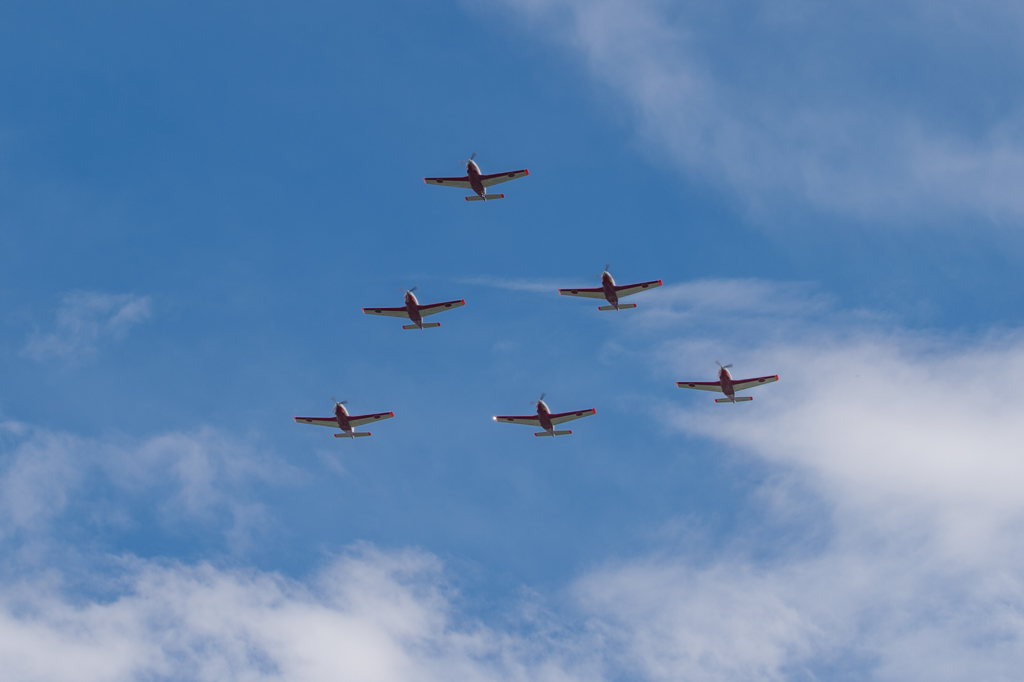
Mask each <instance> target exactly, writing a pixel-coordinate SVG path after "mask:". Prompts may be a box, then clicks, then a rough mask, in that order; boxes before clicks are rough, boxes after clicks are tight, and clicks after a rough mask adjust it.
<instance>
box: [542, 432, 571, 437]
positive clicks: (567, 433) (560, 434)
mask: <svg viewBox="0 0 1024 682" xmlns="http://www.w3.org/2000/svg"><path fill="white" fill-rule="evenodd" d="M570 433H572V431H551V432H550V433H549V432H547V431H538V432H537V433H535V434H533V435H535V436H568V435H569V434H570Z"/></svg>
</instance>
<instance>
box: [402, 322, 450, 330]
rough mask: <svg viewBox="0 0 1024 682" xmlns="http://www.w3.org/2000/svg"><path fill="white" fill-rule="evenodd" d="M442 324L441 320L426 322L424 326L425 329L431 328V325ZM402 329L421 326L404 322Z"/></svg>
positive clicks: (438, 325)
mask: <svg viewBox="0 0 1024 682" xmlns="http://www.w3.org/2000/svg"><path fill="white" fill-rule="evenodd" d="M440 326H441V323H440V322H424V323H423V328H424V329H430V328H431V327H440ZM402 329H419V326H418V325H415V324H403V325H402Z"/></svg>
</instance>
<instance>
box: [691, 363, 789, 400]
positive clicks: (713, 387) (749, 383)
mask: <svg viewBox="0 0 1024 682" xmlns="http://www.w3.org/2000/svg"><path fill="white" fill-rule="evenodd" d="M715 364H717V365H718V368H719V369H718V381H677V382H676V386H678V387H679V388H693V389H696V390H698V391H711V392H713V393H724V394H725V397H724V398H715V402H716V403H745V402H749V401H751V400H753V398H751V397H749V396H741V397H739V398H737V397H736V391H745V390H746V389H748V388H753V387H754V386H760V385H761V384H770V383H772V382H773V381H778V380H779V375H777V374H776V375H773V376H768V377H754V378H753V379H742V380H740V381H736V380H735V379H733V378H732V374H730V373H729V368H730V367H732V364H728V365H724V366H723V365H722V364H721V363H715Z"/></svg>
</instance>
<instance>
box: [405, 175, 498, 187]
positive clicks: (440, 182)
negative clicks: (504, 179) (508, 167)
mask: <svg viewBox="0 0 1024 682" xmlns="http://www.w3.org/2000/svg"><path fill="white" fill-rule="evenodd" d="M498 175H504V173H498ZM484 177H487V176H484ZM423 182H425V183H427V184H428V185H443V184H444V183H446V182H469V176H468V175H464V176H462V177H461V178H423Z"/></svg>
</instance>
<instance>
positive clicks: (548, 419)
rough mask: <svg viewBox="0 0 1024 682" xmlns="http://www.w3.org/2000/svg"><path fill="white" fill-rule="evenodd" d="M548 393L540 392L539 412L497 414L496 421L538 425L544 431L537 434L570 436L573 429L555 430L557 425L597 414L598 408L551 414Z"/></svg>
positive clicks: (535, 426) (536, 434)
mask: <svg viewBox="0 0 1024 682" xmlns="http://www.w3.org/2000/svg"><path fill="white" fill-rule="evenodd" d="M546 395H547V393H541V394H540V400H538V401H537V414H535V415H526V416H523V417H503V416H500V415H499V416H496V417H494V421H496V422H501V423H503V424H525V425H527V426H532V427H534V428H537V427H538V426H539V427H540V428H542V429H544V430H543V431H538V432H536V433H535V434H533V435H535V436H568V435H569V434H571V433H572V431H555V426H557V425H558V424H564V423H565V422H571V421H572V420H573V419H582V418H583V417H589V416H590V415H592V414H597V410H594V409H590V410H578V411H576V412H559V413H557V414H551V410H549V409H548V405H547V403H545V402H544V396H546Z"/></svg>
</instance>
